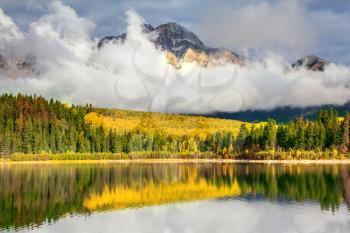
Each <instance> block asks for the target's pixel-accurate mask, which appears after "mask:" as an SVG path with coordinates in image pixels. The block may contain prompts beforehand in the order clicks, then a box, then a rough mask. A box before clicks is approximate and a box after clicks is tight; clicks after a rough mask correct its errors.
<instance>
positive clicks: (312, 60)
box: [292, 55, 329, 71]
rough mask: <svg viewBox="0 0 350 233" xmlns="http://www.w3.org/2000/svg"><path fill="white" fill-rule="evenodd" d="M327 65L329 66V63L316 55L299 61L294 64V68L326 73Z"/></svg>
mask: <svg viewBox="0 0 350 233" xmlns="http://www.w3.org/2000/svg"><path fill="white" fill-rule="evenodd" d="M327 65H329V61H327V60H325V59H323V58H320V57H317V56H314V55H309V56H305V57H303V58H300V59H299V60H297V62H296V63H294V64H293V65H292V67H293V68H299V67H305V68H306V69H309V70H313V71H324V69H325V67H326V66H327Z"/></svg>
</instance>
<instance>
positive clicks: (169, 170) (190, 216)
mask: <svg viewBox="0 0 350 233" xmlns="http://www.w3.org/2000/svg"><path fill="white" fill-rule="evenodd" d="M0 230H4V231H20V232H64V233H69V232H84V233H85V232H86V233H89V232H119V233H124V232H127V233H138V232H140V233H141V232H142V233H143V232H146V233H158V232H159V233H175V232H176V233H177V232H178V233H192V232H208V233H209V232H210V233H213V232H218V233H219V232H220V233H225V232H243V233H244V232H268V233H273V232H310V233H311V232H327V233H328V232H331V233H333V232H347V233H348V232H350V166H349V165H281V164H280V165H271V164H270V165H269V164H229V163H174V164H171V163H165V164H160V163H155V164H151V163H148V164H141V163H140V164H138V163H112V164H108V163H97V164H84V163H76V164H72V163H70V164H12V165H0Z"/></svg>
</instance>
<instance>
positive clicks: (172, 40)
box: [97, 22, 330, 71]
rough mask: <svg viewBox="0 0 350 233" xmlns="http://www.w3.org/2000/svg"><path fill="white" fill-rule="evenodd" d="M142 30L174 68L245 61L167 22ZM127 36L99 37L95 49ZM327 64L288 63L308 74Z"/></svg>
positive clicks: (317, 60) (311, 58) (316, 60)
mask: <svg viewBox="0 0 350 233" xmlns="http://www.w3.org/2000/svg"><path fill="white" fill-rule="evenodd" d="M142 28H143V29H142V31H143V32H144V33H146V34H149V33H156V34H157V37H156V38H155V39H154V38H153V39H152V38H150V39H151V41H152V42H153V43H154V44H155V46H156V47H157V48H160V49H161V50H163V51H166V52H167V59H168V62H169V63H170V64H171V65H173V66H174V67H175V68H181V64H182V63H183V62H197V63H198V64H200V65H201V66H204V67H213V66H217V65H222V64H223V63H231V64H238V65H241V66H243V65H244V64H245V63H246V62H247V61H249V59H248V58H246V57H244V56H242V55H239V54H237V53H235V52H233V51H231V50H229V49H226V48H212V47H209V46H207V45H205V44H204V43H203V42H202V41H201V39H200V38H199V37H198V36H197V35H196V34H195V33H194V32H192V31H190V30H189V29H187V28H186V27H184V26H182V25H180V24H178V23H176V22H168V23H164V24H160V25H159V26H157V27H153V26H152V25H151V24H143V25H142ZM126 39H127V33H122V34H120V35H118V36H106V37H104V38H102V39H101V40H100V41H99V42H98V44H97V47H98V48H99V49H101V48H102V47H103V46H104V45H105V44H107V43H118V42H121V43H124V41H125V40H126ZM329 63H330V62H329V61H327V60H325V59H323V58H321V57H318V56H315V55H307V56H305V57H302V58H300V59H298V60H297V61H296V62H295V63H292V64H291V68H292V69H299V68H302V67H304V68H306V69H308V70H312V71H324V69H325V67H326V66H327V65H328V64H329Z"/></svg>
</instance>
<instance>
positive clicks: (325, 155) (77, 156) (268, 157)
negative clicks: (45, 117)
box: [0, 150, 350, 162]
mask: <svg viewBox="0 0 350 233" xmlns="http://www.w3.org/2000/svg"><path fill="white" fill-rule="evenodd" d="M222 159H225V160H240V161H245V160H249V161H274V160H275V161H283V160H289V161H293V160H295V161H299V160H350V153H348V154H342V153H340V152H339V151H338V150H326V151H319V152H317V151H305V150H289V151H275V150H271V151H259V152H252V151H248V150H246V151H243V152H240V153H238V152H237V153H232V154H215V153H213V152H205V153H202V152H201V153H170V152H162V151H158V152H154V151H153V152H131V153H94V154H92V153H61V154H51V153H40V154H24V153H14V154H11V155H9V156H6V157H1V158H0V161H3V162H6V161H65V160H222Z"/></svg>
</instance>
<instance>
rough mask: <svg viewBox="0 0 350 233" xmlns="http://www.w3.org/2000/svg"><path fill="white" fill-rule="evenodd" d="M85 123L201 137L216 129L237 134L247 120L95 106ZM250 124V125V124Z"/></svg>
mask: <svg viewBox="0 0 350 233" xmlns="http://www.w3.org/2000/svg"><path fill="white" fill-rule="evenodd" d="M85 122H86V123H88V124H91V125H93V126H95V127H99V126H102V127H103V128H104V129H107V130H110V129H113V130H116V131H117V132H120V133H122V132H131V131H135V130H139V131H141V132H151V133H155V132H162V133H164V134H166V135H169V136H188V137H191V136H196V135H198V136H200V137H201V138H202V139H204V138H205V137H206V136H207V134H209V133H211V134H213V133H216V132H231V133H232V134H233V135H236V134H237V133H238V132H239V129H240V127H241V125H242V124H243V123H244V122H241V121H237V120H226V119H215V118H208V117H203V116H189V115H175V114H163V113H153V112H141V111H130V110H117V109H96V110H95V111H94V112H90V113H88V114H87V115H86V116H85ZM249 125H250V124H248V125H247V126H249Z"/></svg>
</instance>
